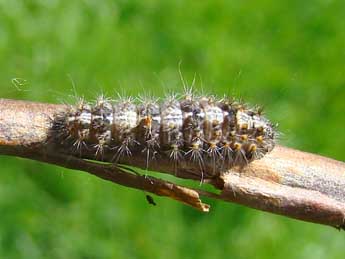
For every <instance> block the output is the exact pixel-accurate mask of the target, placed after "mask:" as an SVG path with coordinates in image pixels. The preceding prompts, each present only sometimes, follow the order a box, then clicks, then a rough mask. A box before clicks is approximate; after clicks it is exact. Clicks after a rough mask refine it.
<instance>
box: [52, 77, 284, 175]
mask: <svg viewBox="0 0 345 259" xmlns="http://www.w3.org/2000/svg"><path fill="white" fill-rule="evenodd" d="M182 80H183V83H184V93H183V94H182V95H178V94H175V93H170V94H169V95H167V96H166V97H165V98H164V99H163V100H162V101H160V100H159V99H158V98H154V97H152V96H150V95H143V96H140V97H138V98H133V97H130V96H126V95H123V94H119V93H118V94H117V98H116V99H115V100H113V99H111V98H109V97H106V96H105V95H103V94H102V95H100V96H99V97H98V98H96V100H95V101H94V102H93V104H90V103H88V102H87V101H85V99H84V98H79V100H78V102H77V103H76V105H74V106H73V105H71V106H69V108H68V109H67V111H66V112H62V113H58V114H56V116H55V118H54V119H53V125H52V131H51V136H52V138H51V139H53V140H54V142H55V144H58V145H61V146H64V147H70V148H71V153H76V154H79V155H80V156H82V154H83V152H84V151H85V150H86V151H88V152H89V151H90V150H93V152H94V157H95V159H97V160H103V159H104V157H111V158H112V161H113V163H119V162H121V161H128V157H130V156H136V155H137V156H144V158H145V159H146V167H147V168H148V167H149V164H150V162H151V161H152V160H156V161H158V162H159V159H161V158H167V159H168V161H170V163H172V164H173V166H174V170H175V169H176V171H177V170H178V168H179V165H180V164H181V163H182V162H183V163H192V164H195V165H196V166H197V167H199V169H200V177H201V179H202V181H203V177H204V172H205V170H211V171H212V172H208V173H211V174H216V173H217V172H220V171H226V170H227V169H229V168H232V167H236V166H238V167H243V166H246V165H247V164H248V163H250V162H251V161H253V160H256V159H260V158H262V157H263V156H264V155H265V154H266V153H268V152H270V151H271V150H272V149H273V148H274V146H275V142H276V139H277V132H276V125H274V124H272V123H271V122H270V121H269V120H268V119H266V118H265V117H264V116H263V115H262V114H263V112H262V108H261V107H258V106H256V107H255V106H254V107H253V108H249V106H248V105H247V104H245V103H244V101H243V100H240V101H236V100H235V99H234V98H232V97H227V96H224V97H223V98H217V97H216V96H213V95H209V96H199V97H197V94H196V93H195V91H194V89H193V85H194V83H192V85H191V86H187V85H186V83H185V81H184V79H182ZM125 158H126V159H125Z"/></svg>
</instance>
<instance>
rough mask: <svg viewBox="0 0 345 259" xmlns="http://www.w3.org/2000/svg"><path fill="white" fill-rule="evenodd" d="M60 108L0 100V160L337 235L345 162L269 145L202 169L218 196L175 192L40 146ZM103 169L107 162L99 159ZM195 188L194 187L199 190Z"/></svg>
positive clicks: (183, 169) (164, 168)
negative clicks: (238, 207) (225, 166)
mask: <svg viewBox="0 0 345 259" xmlns="http://www.w3.org/2000/svg"><path fill="white" fill-rule="evenodd" d="M64 109H66V106H64V105H53V104H42V103H34V102H25V101H15V100H5V99H0V154H3V155H14V156H20V157H25V158H29V159H34V160H38V161H42V162H46V163H50V164H56V165H59V166H63V167H66V168H71V169H77V170H82V171H85V172H88V173H91V174H93V175H95V176H97V177H100V178H102V179H105V180H109V181H112V182H114V183H117V184H120V185H123V186H127V187H131V188H135V189H140V190H144V191H147V192H150V193H154V194H157V195H161V196H167V197H170V198H173V199H175V200H178V201H181V202H183V203H185V204H188V205H190V206H193V207H195V208H197V209H199V210H201V211H208V209H209V206H208V205H207V204H204V203H202V202H201V200H200V198H199V196H207V197H211V198H214V199H221V200H225V201H231V202H235V203H239V204H243V205H246V206H249V207H252V208H256V209H260V210H264V211H268V212H272V213H276V214H280V215H284V216H287V217H291V218H296V219H300V220H304V221H309V222H314V223H319V224H325V225H329V226H333V227H337V228H345V163H343V162H339V161H335V160H332V159H329V158H325V157H321V156H318V155H314V154H309V153H305V152H301V151H298V150H294V149H289V148H286V147H282V146H277V147H275V148H274V150H273V151H272V152H271V153H270V154H268V155H266V156H265V157H264V158H262V159H260V160H256V161H254V162H252V163H250V164H249V165H247V166H246V167H244V168H234V169H231V170H229V171H227V172H218V173H217V174H214V172H211V171H212V169H210V168H208V170H205V172H204V179H205V182H206V183H208V184H211V185H213V186H214V187H215V188H217V189H219V190H220V194H217V193H211V192H206V191H204V190H202V189H192V188H187V187H183V186H179V185H176V184H174V183H170V182H167V181H164V180H160V179H157V178H154V177H151V176H150V177H145V176H140V175H138V174H133V173H131V172H130V171H128V170H125V169H124V167H122V166H115V165H112V164H110V163H108V164H106V163H99V162H97V161H90V160H85V159H91V160H97V158H95V156H94V154H92V153H88V152H85V153H84V154H82V157H80V156H79V155H78V154H73V153H71V151H70V150H68V149H66V148H61V147H60V148H59V147H56V146H53V145H51V144H50V143H49V142H47V140H48V138H49V134H50V128H51V125H52V120H53V118H54V115H55V114H56V113H58V112H61V111H63V110H64ZM102 161H105V162H110V161H111V157H107V156H105V157H102ZM123 163H124V164H128V165H131V166H137V167H140V168H145V167H146V161H145V158H143V157H141V156H135V157H131V158H130V159H128V160H125V161H123ZM150 169H151V170H156V171H160V172H162V173H170V174H173V175H175V176H177V177H180V178H187V179H193V180H196V181H198V182H200V170H199V169H198V167H196V166H194V165H191V164H190V163H185V164H182V165H181V166H180V167H179V168H178V171H177V172H176V170H175V169H174V168H173V167H172V166H171V164H170V163H169V161H162V160H161V159H160V160H159V161H157V162H156V163H150ZM201 187H202V186H201Z"/></svg>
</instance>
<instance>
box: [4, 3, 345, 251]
mask: <svg viewBox="0 0 345 259" xmlns="http://www.w3.org/2000/svg"><path fill="white" fill-rule="evenodd" d="M344 13H345V4H344V2H343V1H331V0H319V1H306V2H303V1H285V2H282V1H273V0H271V1H269V0H267V1H212V0H209V1H157V0H148V1H91V0H85V1H67V0H66V1H57V0H40V1H38V0H37V1H29V0H28V1H12V0H7V1H6V0H0V70H1V72H0V89H1V95H0V97H1V98H14V99H26V100H32V101H41V102H52V103H59V102H63V101H66V100H71V98H70V97H69V96H70V95H72V94H73V87H72V83H71V79H72V80H73V81H74V84H75V88H76V91H77V93H78V94H79V95H84V96H85V97H86V98H88V99H94V97H95V95H97V94H100V93H102V92H104V93H108V94H109V95H114V94H115V91H120V92H122V91H125V92H127V93H129V94H132V95H138V94H139V93H143V92H144V93H146V92H150V93H152V94H154V95H157V96H163V95H164V93H165V92H166V91H167V90H173V91H180V90H181V89H182V84H181V80H180V77H179V74H178V67H179V62H180V61H181V63H182V64H181V70H182V73H183V75H184V77H185V78H186V79H187V80H188V81H189V82H191V81H192V79H193V77H194V74H196V79H197V86H198V88H199V89H202V90H203V91H204V92H207V93H215V94H219V95H223V94H224V93H225V94H234V95H236V96H238V97H242V98H243V99H244V100H246V101H248V102H249V103H253V104H262V105H264V107H266V112H267V116H268V117H269V118H270V119H271V120H272V121H274V122H278V123H279V125H280V126H279V130H280V131H281V132H282V133H283V134H282V138H281V140H280V142H281V144H284V145H287V146H290V147H294V148H298V149H302V150H305V151H309V152H314V153H319V154H322V155H325V156H329V157H332V158H335V159H338V160H344V158H345V155H344V147H345V134H344V121H345V116H344V112H345V89H344V87H345V73H344V72H345V71H344V67H345V66H344V65H345V19H344ZM14 78H19V79H18V80H21V82H22V83H23V84H22V85H21V86H19V85H18V84H17V85H16V86H15V85H13V84H12V82H11V81H12V79H14ZM70 78H71V79H70ZM24 80H26V81H24ZM123 89H125V90H123ZM342 114H343V115H342ZM0 164H1V169H0V172H1V173H0V258H217V257H218V258H344V255H345V233H344V232H338V231H336V230H335V229H332V228H330V227H325V226H321V225H315V224H310V223H303V222H299V221H296V220H292V219H287V218H284V217H281V216H276V215H271V214H268V213H264V212H260V211H256V210H253V209H249V208H245V207H242V206H239V205H235V204H229V203H224V202H220V201H217V202H214V201H210V200H207V202H209V203H210V204H211V205H212V210H211V212H210V213H209V214H202V213H200V212H198V211H195V210H194V209H192V208H189V207H185V206H183V205H181V204H178V203H176V202H174V201H171V200H168V199H163V198H158V197H155V201H156V202H157V203H158V206H156V207H153V206H151V205H149V204H148V203H147V202H146V201H145V194H144V193H143V192H139V191H135V190H130V189H126V188H124V187H121V186H117V185H114V184H111V183H108V182H105V181H102V180H100V179H98V178H95V177H93V176H90V175H87V174H85V173H80V172H72V171H69V170H66V169H63V168H59V167H55V166H50V165H45V164H40V163H38V162H34V161H29V160H24V159H19V158H12V157H0Z"/></svg>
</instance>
